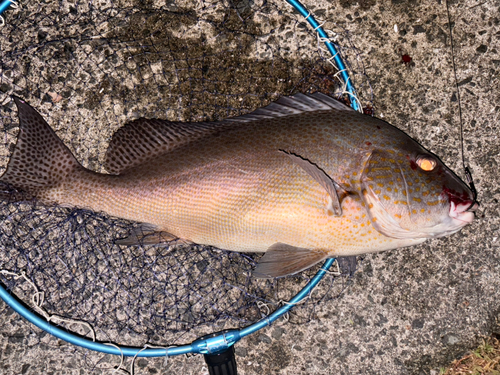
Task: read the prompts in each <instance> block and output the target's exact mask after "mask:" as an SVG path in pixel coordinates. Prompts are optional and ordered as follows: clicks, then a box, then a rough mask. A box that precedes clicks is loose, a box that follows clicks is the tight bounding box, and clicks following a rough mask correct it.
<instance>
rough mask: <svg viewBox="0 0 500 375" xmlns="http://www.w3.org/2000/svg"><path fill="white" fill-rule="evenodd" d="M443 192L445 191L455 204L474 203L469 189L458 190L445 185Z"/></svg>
mask: <svg viewBox="0 0 500 375" xmlns="http://www.w3.org/2000/svg"><path fill="white" fill-rule="evenodd" d="M443 193H445V194H446V195H447V196H448V198H449V200H450V202H453V203H455V205H458V204H463V203H466V204H472V203H473V202H474V200H473V199H472V197H470V196H469V194H468V193H467V191H461V192H458V191H456V190H454V189H450V188H447V187H446V186H443Z"/></svg>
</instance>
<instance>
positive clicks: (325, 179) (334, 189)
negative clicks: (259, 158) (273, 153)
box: [280, 150, 347, 216]
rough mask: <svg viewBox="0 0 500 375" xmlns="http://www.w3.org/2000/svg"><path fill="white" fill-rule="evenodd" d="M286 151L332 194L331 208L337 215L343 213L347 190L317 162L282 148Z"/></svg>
mask: <svg viewBox="0 0 500 375" xmlns="http://www.w3.org/2000/svg"><path fill="white" fill-rule="evenodd" d="M280 151H282V152H283V153H285V154H286V155H287V156H288V157H289V158H290V159H292V161H293V162H295V164H297V165H298V166H299V167H301V168H302V169H303V170H304V171H305V172H307V174H308V175H309V176H311V177H312V178H313V179H314V180H316V182H318V183H319V184H320V185H321V186H322V187H323V188H324V189H325V190H326V191H327V193H328V195H330V197H331V199H332V201H331V207H329V209H331V210H332V211H333V213H334V215H335V216H341V215H342V207H341V206H340V202H341V199H342V198H343V197H345V196H346V195H347V192H346V191H345V190H344V189H343V188H342V187H341V186H340V185H339V184H337V183H336V182H335V181H333V180H332V179H331V178H330V176H328V175H327V174H326V173H325V171H323V170H322V169H321V168H320V167H318V166H317V165H316V164H314V163H312V162H311V161H309V160H307V159H304V158H302V157H301V156H298V155H295V154H292V153H288V152H286V151H283V150H280Z"/></svg>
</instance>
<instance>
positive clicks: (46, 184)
mask: <svg viewBox="0 0 500 375" xmlns="http://www.w3.org/2000/svg"><path fill="white" fill-rule="evenodd" d="M14 102H15V103H16V106H17V109H18V115H19V135H18V138H17V143H16V147H15V148H14V152H13V153H12V156H11V158H10V160H9V163H8V165H7V169H6V171H5V173H4V174H3V175H2V176H1V177H0V199H3V200H11V201H20V200H27V199H36V198H43V196H44V192H47V191H49V190H50V189H53V188H54V187H56V186H58V185H60V184H61V183H62V182H63V181H64V180H66V179H67V178H68V176H69V175H71V174H72V173H76V171H77V170H79V169H80V170H81V169H83V167H82V166H81V165H80V164H79V163H78V161H77V160H76V159H75V157H74V156H73V154H72V153H71V151H70V150H69V149H68V148H67V147H66V146H65V145H64V144H63V142H62V141H61V139H59V137H58V136H57V135H56V133H55V132H54V131H53V130H52V129H51V127H50V126H49V125H48V124H47V122H46V121H45V120H44V119H43V118H42V116H41V115H40V114H39V113H38V112H37V111H36V110H35V109H33V108H32V107H31V106H30V105H29V104H27V103H26V102H24V101H23V100H21V99H20V98H18V97H14ZM45 200H47V199H45ZM48 200H49V201H50V199H48Z"/></svg>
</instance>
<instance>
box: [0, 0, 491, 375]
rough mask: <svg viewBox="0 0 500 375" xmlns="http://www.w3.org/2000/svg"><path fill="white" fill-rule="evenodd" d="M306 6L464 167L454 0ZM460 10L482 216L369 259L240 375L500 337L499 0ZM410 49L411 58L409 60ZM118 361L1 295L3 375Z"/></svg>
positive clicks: (462, 85) (431, 355)
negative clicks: (27, 316)
mask: <svg viewBox="0 0 500 375" xmlns="http://www.w3.org/2000/svg"><path fill="white" fill-rule="evenodd" d="M303 3H304V5H305V6H306V7H307V8H308V9H309V10H310V11H311V12H312V13H313V14H316V15H318V16H320V17H321V18H322V19H324V20H329V21H332V22H335V23H336V24H337V26H338V27H342V28H344V29H346V30H347V31H349V35H350V40H351V42H352V43H353V44H354V45H355V46H356V47H357V49H358V51H359V54H360V58H361V60H362V62H363V64H364V69H365V73H366V76H367V77H368V79H369V82H370V84H371V87H372V88H373V105H374V108H375V113H376V116H377V117H380V118H382V119H384V120H386V121H388V122H389V123H391V124H394V125H396V126H398V127H399V128H401V129H403V130H404V131H406V132H407V133H408V134H409V135H411V136H412V137H414V138H415V139H417V140H418V141H419V142H420V143H422V144H423V145H424V146H425V147H426V148H428V149H430V150H431V151H433V152H434V153H436V154H437V155H439V156H440V157H441V159H442V160H443V161H444V162H445V164H447V165H448V166H449V167H450V168H451V169H453V170H454V171H456V172H457V174H459V175H460V176H462V177H463V167H462V162H461V148H460V119H459V108H458V101H457V89H456V86H455V79H454V73H453V67H452V57H451V46H450V31H449V29H448V17H447V11H446V3H445V2H444V1H441V0H438V1H428V0H427V1H404V0H392V1H387V0H383V1H381V0H359V1H357V2H355V1H348V0H340V1H316V0H314V1H313V0H308V1H304V2H303ZM42 7H43V6H42ZM449 7H450V16H451V20H452V25H453V40H454V48H455V62H456V73H457V81H458V85H459V89H460V96H461V104H462V113H463V137H464V150H465V159H466V163H467V164H468V165H470V168H471V170H472V174H473V176H474V182H475V185H476V188H477V190H478V192H479V198H478V199H479V201H480V203H481V206H480V209H479V210H478V212H477V218H476V220H475V221H474V223H473V224H472V225H469V226H467V227H465V228H464V229H463V230H462V231H461V232H459V233H457V234H455V235H453V236H451V237H446V238H439V239H434V240H430V241H427V242H426V243H424V244H422V245H419V246H414V247H412V248H406V249H399V250H394V251H388V252H385V253H379V254H370V255H366V256H364V257H362V259H360V262H359V265H358V266H359V270H358V271H357V272H356V274H355V275H354V277H353V279H352V280H351V282H350V284H349V286H348V288H347V289H346V290H345V292H344V293H343V294H342V295H341V296H340V297H339V298H337V299H334V300H331V301H328V302H324V303H321V304H319V306H318V308H317V311H316V319H315V320H313V321H311V322H309V323H306V324H301V325H292V324H287V322H285V321H284V320H279V321H278V322H277V323H275V324H273V325H272V326H271V327H268V328H265V329H263V330H261V331H259V332H258V333H256V334H254V335H252V336H250V337H248V338H245V339H243V340H242V341H241V342H239V343H237V345H236V359H237V363H238V369H239V373H240V374H243V375H244V374H438V373H439V369H440V367H442V366H445V365H447V364H448V363H450V362H451V361H452V360H453V359H455V358H457V357H459V356H461V355H463V354H464V353H465V352H467V351H468V350H470V349H472V348H474V346H475V345H477V344H478V343H479V342H480V340H481V338H483V337H485V336H488V335H491V334H492V333H497V334H499V333H500V326H499V319H500V302H499V301H500V299H499V298H498V296H499V292H498V290H499V285H500V262H499V261H500V233H499V228H500V206H499V203H498V201H499V199H500V188H499V183H498V182H499V174H500V173H499V172H500V168H499V163H500V140H499V134H498V133H499V127H498V120H499V114H500V105H499V104H498V102H499V101H500V96H499V92H500V90H499V88H500V52H499V50H500V42H499V36H500V24H499V23H500V1H479V0H478V1H467V2H465V1H452V2H450V4H449ZM282 8H283V9H284V10H285V11H287V12H292V11H291V9H290V8H289V7H287V6H283V7H282ZM16 12H17V13H16V14H17V16H19V15H21V14H22V12H23V10H22V9H21V10H17V11H16ZM7 22H8V18H7ZM1 32H2V31H1V30H0V33H1ZM0 35H3V34H0ZM2 37H3V36H2ZM403 55H407V56H409V57H411V61H408V62H407V63H403V62H402V56H403ZM118 363H119V358H117V357H112V356H109V355H102V354H98V353H93V352H90V351H87V350H84V349H81V348H76V347H75V346H72V345H69V344H67V343H65V342H63V341H61V340H58V339H56V338H54V337H51V336H50V335H49V334H47V333H45V332H42V331H40V330H39V329H37V328H35V327H34V326H33V325H31V324H30V323H27V322H26V321H24V320H23V319H22V318H20V317H19V316H18V315H16V314H15V313H14V312H13V311H12V310H11V309H10V308H8V307H7V306H6V305H5V303H3V302H0V373H1V374H87V373H95V374H101V373H103V374H104V373H107V374H110V373H112V370H106V368H108V369H109V368H112V367H113V366H114V365H116V364H118ZM126 363H127V364H128V365H129V364H130V359H126ZM135 373H136V374H207V370H206V368H205V367H204V362H203V358H202V357H201V356H193V357H189V358H186V357H175V358H169V359H168V362H167V363H166V364H165V359H164V358H154V359H138V360H136V366H135Z"/></svg>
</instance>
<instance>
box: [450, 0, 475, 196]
mask: <svg viewBox="0 0 500 375" xmlns="http://www.w3.org/2000/svg"><path fill="white" fill-rule="evenodd" d="M446 13H447V14H448V28H449V29H450V45H451V64H452V66H453V75H454V77H455V86H456V88H457V101H458V115H459V118H460V146H461V149H462V165H463V167H464V171H465V178H466V180H467V184H468V185H469V187H470V190H471V191H472V194H474V200H476V198H477V191H476V187H475V186H474V181H473V179H472V173H471V171H470V169H469V167H468V166H466V165H465V152H464V128H463V118H462V103H461V101H460V88H459V86H458V79H457V68H456V66H455V50H454V48H453V32H452V29H453V27H452V26H451V16H450V6H449V4H448V0H446Z"/></svg>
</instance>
